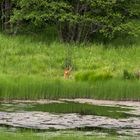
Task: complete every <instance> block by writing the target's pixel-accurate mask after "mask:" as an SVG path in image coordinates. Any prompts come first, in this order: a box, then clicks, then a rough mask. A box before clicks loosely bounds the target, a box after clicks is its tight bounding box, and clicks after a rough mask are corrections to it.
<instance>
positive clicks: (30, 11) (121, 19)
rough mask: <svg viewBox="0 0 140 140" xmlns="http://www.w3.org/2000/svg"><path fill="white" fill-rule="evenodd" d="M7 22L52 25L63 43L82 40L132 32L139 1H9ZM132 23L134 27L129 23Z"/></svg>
mask: <svg viewBox="0 0 140 140" xmlns="http://www.w3.org/2000/svg"><path fill="white" fill-rule="evenodd" d="M13 1H14V3H16V7H15V9H14V13H13V16H12V18H11V22H13V23H14V22H17V21H23V20H24V21H28V22H29V21H30V24H34V25H36V26H42V25H46V24H47V25H55V26H56V27H57V29H58V33H59V36H60V37H61V39H62V40H63V41H66V42H84V41H88V40H89V39H91V38H93V37H94V35H95V34H101V35H102V36H104V37H105V38H109V39H111V38H113V37H114V36H115V35H117V34H120V33H125V34H131V35H136V31H139V30H140V29H139V26H138V25H137V24H136V23H137V22H135V20H137V19H138V18H139V17H140V11H139V8H140V1H139V0H129V1H128V0H30V1H29V0H13ZM134 23H135V26H133V24H134Z"/></svg>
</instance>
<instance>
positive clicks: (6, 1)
mask: <svg viewBox="0 0 140 140" xmlns="http://www.w3.org/2000/svg"><path fill="white" fill-rule="evenodd" d="M1 10H2V29H3V31H4V32H6V33H11V32H12V27H11V24H10V16H11V0H3V2H2V4H1Z"/></svg>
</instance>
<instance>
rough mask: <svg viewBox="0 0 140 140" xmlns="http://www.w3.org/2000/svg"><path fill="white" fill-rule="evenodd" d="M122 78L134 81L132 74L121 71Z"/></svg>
mask: <svg viewBox="0 0 140 140" xmlns="http://www.w3.org/2000/svg"><path fill="white" fill-rule="evenodd" d="M123 78H124V79H128V80H132V79H136V77H135V75H134V73H130V72H128V71H127V70H124V71H123Z"/></svg>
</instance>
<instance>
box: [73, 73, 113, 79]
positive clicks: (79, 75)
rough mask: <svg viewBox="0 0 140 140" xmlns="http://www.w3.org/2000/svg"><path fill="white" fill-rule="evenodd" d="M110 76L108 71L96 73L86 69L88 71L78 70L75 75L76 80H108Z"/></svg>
mask: <svg viewBox="0 0 140 140" xmlns="http://www.w3.org/2000/svg"><path fill="white" fill-rule="evenodd" d="M111 78H112V74H111V73H109V72H104V73H96V72H94V71H88V72H79V73H77V74H76V75H75V80H76V81H89V82H94V81H104V80H109V79H111Z"/></svg>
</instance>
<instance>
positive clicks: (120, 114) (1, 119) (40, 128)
mask: <svg viewBox="0 0 140 140" xmlns="http://www.w3.org/2000/svg"><path fill="white" fill-rule="evenodd" d="M139 107H140V106H139V103H137V104H131V103H128V104H124V103H122V104H121V103H117V102H116V103H115V104H112V103H111V104H105V103H104V104H99V103H97V102H96V103H94V102H91V101H90V102H83V100H82V102H79V101H78V100H60V101H46V102H44V101H40V102H38V101H26V102H23V101H10V102H9V101H5V102H4V101H3V102H0V125H1V129H0V133H1V134H4V135H3V137H2V136H1V137H2V138H0V139H2V140H4V136H5V137H8V136H10V137H16V138H17V139H18V137H21V136H23V135H25V137H30V138H31V137H35V139H37V138H38V139H39V140H40V139H42V138H44V139H45V140H46V139H48V137H49V139H54V137H51V136H56V134H58V135H57V136H56V137H55V139H58V140H59V139H75V137H77V135H79V136H80V138H81V139H82V140H83V139H113V138H118V139H120V137H121V138H123V139H135V138H140V110H139V109H140V108H139ZM44 136H45V137H44ZM62 137H63V138H62ZM71 137H72V138H71ZM13 139H15V138H13Z"/></svg>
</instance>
